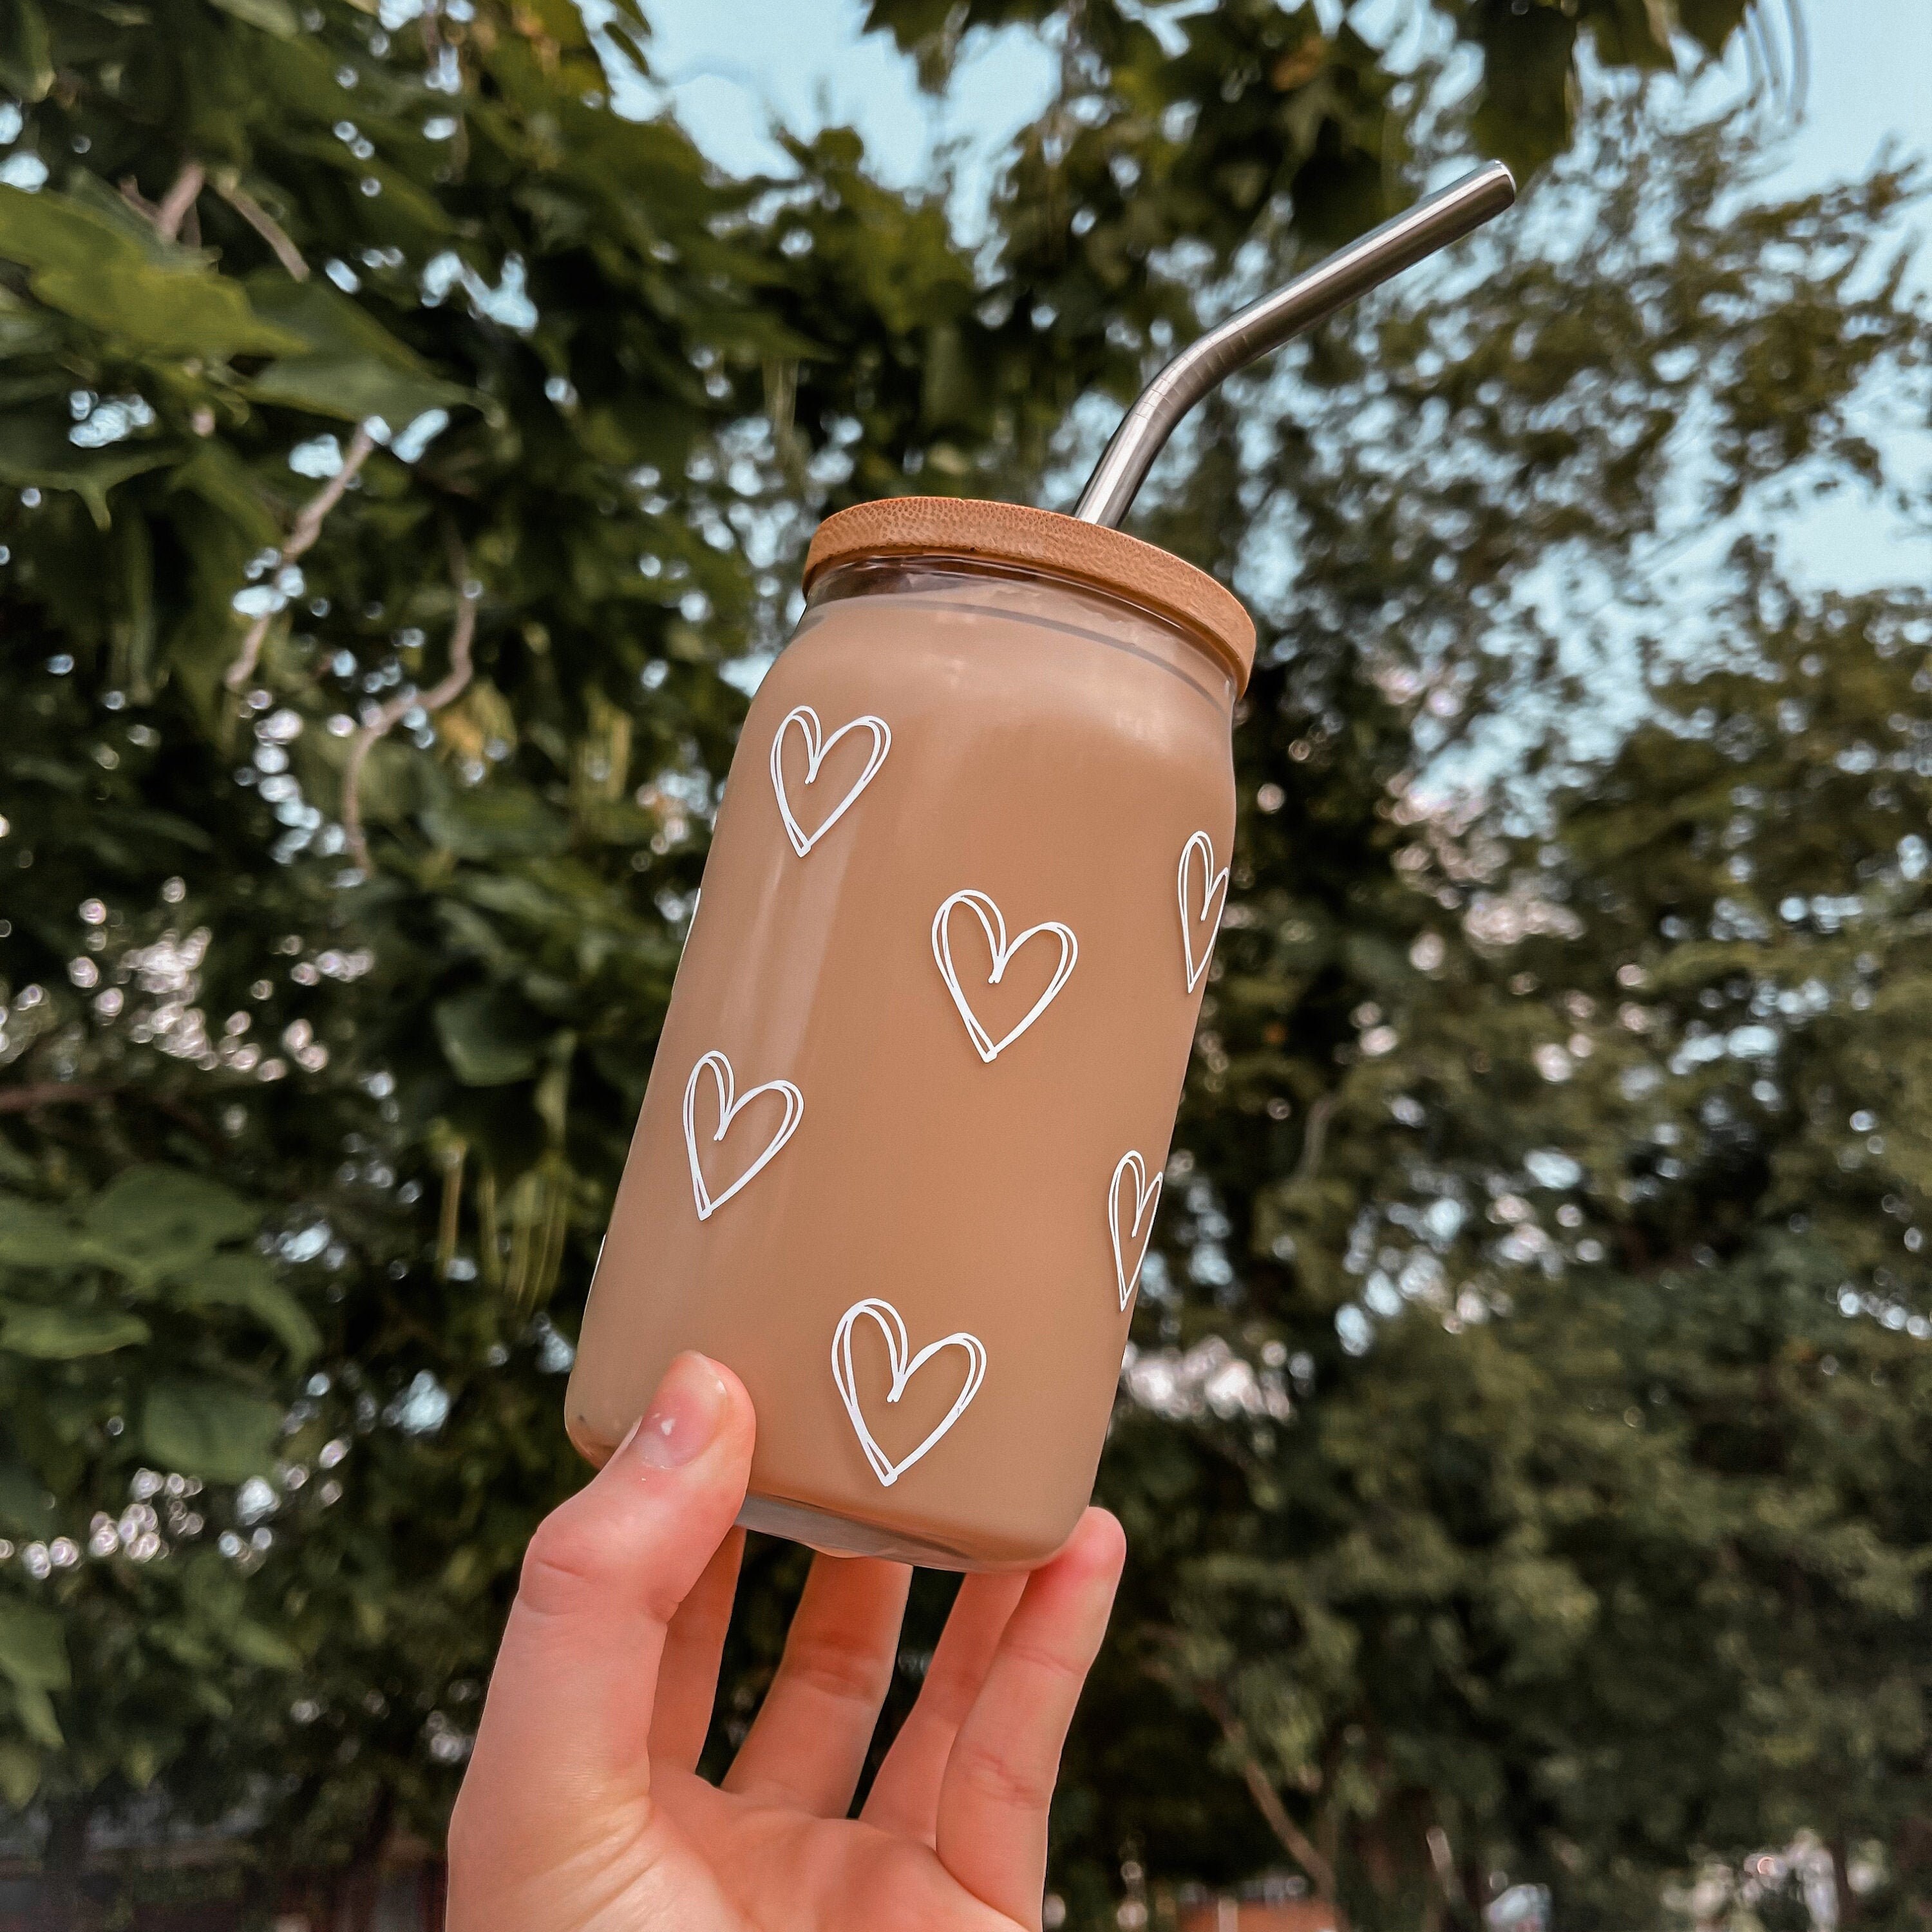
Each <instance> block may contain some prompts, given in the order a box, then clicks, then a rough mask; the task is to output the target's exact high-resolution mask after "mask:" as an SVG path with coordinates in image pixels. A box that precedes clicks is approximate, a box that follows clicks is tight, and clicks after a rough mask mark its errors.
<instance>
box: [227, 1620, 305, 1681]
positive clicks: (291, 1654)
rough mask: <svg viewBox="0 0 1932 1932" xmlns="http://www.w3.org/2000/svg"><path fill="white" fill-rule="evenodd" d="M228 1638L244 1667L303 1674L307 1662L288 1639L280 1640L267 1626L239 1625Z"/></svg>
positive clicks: (230, 1629)
mask: <svg viewBox="0 0 1932 1932" xmlns="http://www.w3.org/2000/svg"><path fill="white" fill-rule="evenodd" d="M226 1634H227V1638H228V1647H229V1649H230V1650H232V1651H233V1652H234V1653H235V1655H236V1656H237V1657H239V1658H241V1659H242V1661H243V1662H244V1663H245V1664H260V1665H261V1666H262V1667H263V1669H264V1670H301V1669H302V1668H303V1667H304V1666H305V1664H306V1663H307V1662H308V1660H307V1658H305V1657H304V1656H303V1655H302V1652H300V1651H299V1650H298V1649H296V1647H295V1646H294V1645H293V1644H292V1643H290V1641H289V1640H288V1639H287V1637H278V1636H277V1635H276V1634H275V1632H274V1631H272V1630H270V1629H269V1628H268V1627H267V1626H266V1625H263V1624H257V1623H249V1622H242V1623H238V1624H236V1625H233V1626H232V1627H231V1628H229V1631H227V1633H226Z"/></svg>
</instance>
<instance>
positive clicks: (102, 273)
mask: <svg viewBox="0 0 1932 1932" xmlns="http://www.w3.org/2000/svg"><path fill="white" fill-rule="evenodd" d="M159 239H160V238H158V237H156V238H154V242H148V241H146V240H144V239H142V238H141V237H139V236H136V235H133V234H130V233H129V232H128V230H127V228H126V227H125V226H124V225H123V224H122V223H121V220H118V218H117V217H115V214H113V213H112V212H110V211H107V210H104V209H102V208H97V207H93V206H90V205H88V203H87V202H86V201H84V200H83V199H81V198H80V197H79V196H74V195H65V194H57V193H54V192H52V190H48V189H43V190H40V192H39V193H34V194H29V193H27V192H26V190H24V189H22V188H17V187H7V186H5V185H0V257H5V259H6V260H8V261H11V262H17V263H20V266H22V267H23V268H24V269H27V270H28V271H29V275H28V285H29V287H31V289H32V290H33V292H34V295H35V296H37V297H38V299H40V301H42V302H45V303H46V305H47V306H48V307H49V308H57V309H58V310H60V311H61V312H62V314H65V315H71V316H72V317H74V318H75V319H76V320H77V321H80V322H84V323H87V324H88V325H89V326H91V327H92V328H95V329H98V330H100V331H101V333H102V334H103V335H107V336H110V337H111V338H113V339H114V340H115V341H118V342H120V343H124V344H127V346H129V347H131V348H133V349H135V350H139V351H145V352H147V353H151V354H157V355H164V356H200V357H203V358H205V359H211V360H214V361H224V362H225V361H226V359H228V358H229V357H230V356H275V355H281V354H287V353H290V352H291V351H293V350H299V348H300V347H301V343H300V341H299V338H296V337H294V336H292V335H290V334H289V333H288V332H287V331H286V330H284V329H277V328H275V327H273V326H272V325H270V324H269V323H266V322H264V321H263V320H262V319H261V318H260V317H259V316H257V314H256V313H255V311H254V309H253V308H251V307H250V305H249V302H248V292H247V290H245V289H244V288H243V287H242V284H240V283H239V282H236V281H229V280H228V279H227V278H226V277H224V276H222V275H217V274H216V273H214V272H213V271H212V270H211V269H209V268H208V266H207V264H206V263H205V260H203V259H202V257H200V256H199V255H197V254H193V253H192V252H191V251H189V250H187V249H183V248H176V249H172V250H171V251H166V252H163V249H162V248H157V246H156V245H155V244H156V243H158V242H159ZM163 246H164V245H163Z"/></svg>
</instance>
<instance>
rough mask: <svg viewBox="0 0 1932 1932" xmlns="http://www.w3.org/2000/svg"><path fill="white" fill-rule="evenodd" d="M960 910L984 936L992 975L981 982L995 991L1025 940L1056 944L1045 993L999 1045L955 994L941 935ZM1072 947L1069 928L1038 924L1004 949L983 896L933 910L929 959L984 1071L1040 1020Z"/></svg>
mask: <svg viewBox="0 0 1932 1932" xmlns="http://www.w3.org/2000/svg"><path fill="white" fill-rule="evenodd" d="M959 906H964V907H966V909H967V910H968V911H969V912H971V913H972V915H973V916H974V918H975V919H977V920H978V921H979V922H980V928H981V929H982V930H983V932H985V934H986V944H987V945H988V946H989V947H991V948H992V954H993V970H992V974H990V975H989V977H988V980H987V982H986V983H987V984H988V985H989V986H998V984H999V983H1000V981H1001V979H1002V978H1003V977H1004V976H1005V974H1006V970H1007V967H1008V966H1009V965H1011V964H1012V963H1013V956H1014V955H1015V954H1016V953H1018V952H1019V950H1020V948H1021V947H1022V946H1024V945H1025V944H1026V943H1027V941H1028V940H1030V939H1037V938H1040V935H1042V934H1043V933H1046V934H1051V935H1052V937H1053V938H1056V939H1058V941H1060V964H1059V965H1058V967H1056V968H1055V969H1054V974H1053V977H1052V980H1051V981H1050V982H1049V983H1048V986H1047V989H1046V992H1043V994H1041V995H1040V998H1038V999H1037V1000H1036V1001H1034V1003H1033V1006H1032V1007H1031V1010H1029V1011H1028V1014H1027V1016H1026V1017H1025V1019H1023V1020H1022V1021H1021V1022H1020V1023H1019V1025H1018V1026H1016V1027H1015V1028H1013V1031H1011V1032H1010V1033H1009V1034H1007V1036H1006V1037H1005V1038H1004V1039H1003V1040H995V1039H994V1037H992V1034H989V1032H988V1031H986V1028H984V1027H983V1025H980V1016H979V1015H978V1014H977V1013H974V1010H973V1008H972V1006H971V1003H970V1002H969V1001H968V999H967V998H966V995H965V993H963V992H962V991H961V990H960V987H959V974H957V973H956V972H955V971H953V941H952V937H951V935H950V933H949V932H948V931H947V926H948V922H950V920H951V919H952V917H953V910H954V909H955V907H959ZM1079 953H1080V948H1079V942H1078V941H1076V939H1075V938H1074V937H1073V929H1072V928H1071V927H1070V926H1062V925H1061V923H1060V922H1059V921H1058V919H1043V920H1042V921H1041V922H1040V924H1039V925H1038V926H1028V928H1027V929H1026V930H1025V932H1022V933H1021V934H1020V935H1019V936H1018V937H1017V938H1016V939H1014V940H1013V941H1012V943H1011V944H1009V943H1008V942H1007V922H1006V920H1005V919H1004V917H1003V916H1001V911H1000V909H999V907H998V906H997V905H995V904H994V903H993V901H992V899H991V898H989V897H988V896H987V895H986V893H984V892H971V891H968V892H955V893H954V894H953V896H952V897H951V898H949V899H947V900H945V901H944V902H943V903H942V904H941V906H940V908H939V910H938V911H937V912H936V913H934V914H933V916H932V956H933V958H934V959H936V960H937V961H938V962H939V974H940V977H941V979H943V980H944V981H945V982H946V990H947V992H949V993H950V994H951V995H953V1004H954V1005H955V1006H956V1007H958V1008H959V1017H960V1018H961V1019H962V1020H964V1021H965V1022H966V1031H967V1033H968V1036H969V1037H971V1040H972V1042H973V1045H974V1049H975V1051H977V1053H978V1054H979V1056H980V1058H981V1059H982V1060H983V1061H986V1064H988V1065H989V1067H990V1066H991V1065H992V1063H993V1062H994V1061H995V1060H996V1059H997V1058H998V1057H999V1056H1000V1055H1001V1054H1002V1053H1004V1052H1005V1051H1006V1049H1007V1048H1008V1047H1010V1046H1012V1045H1013V1042H1014V1041H1015V1040H1018V1039H1019V1037H1020V1035H1021V1034H1023V1033H1025V1031H1026V1030H1027V1028H1028V1027H1030V1026H1031V1025H1033V1023H1034V1021H1035V1020H1037V1019H1039V1018H1040V1015H1041V1014H1042V1013H1045V1012H1046V1010H1047V1008H1048V1007H1049V1006H1051V1005H1052V1003H1053V1000H1054V996H1055V995H1056V994H1057V993H1058V992H1059V991H1060V989H1061V987H1063V986H1065V985H1066V984H1067V975H1068V974H1070V973H1071V972H1072V971H1073V962H1074V961H1075V960H1076V959H1078V958H1079Z"/></svg>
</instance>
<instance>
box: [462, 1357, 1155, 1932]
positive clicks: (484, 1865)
mask: <svg viewBox="0 0 1932 1932" xmlns="http://www.w3.org/2000/svg"><path fill="white" fill-rule="evenodd" d="M753 1432H754V1422H753V1418H752V1412H751V1399H750V1397H748V1396H747V1395H746V1394H745V1390H744V1388H743V1385H742V1384H741V1383H740V1382H739V1381H738V1379H737V1378H736V1376H733V1374H732V1373H731V1372H730V1370H728V1369H726V1368H724V1367H721V1366H720V1365H719V1364H716V1363H714V1362H712V1361H709V1360H708V1359H707V1358H705V1357H703V1356H701V1355H681V1356H679V1358H678V1359H677V1360H676V1361H675V1362H673V1364H672V1365H671V1367H670V1369H669V1370H668V1371H667V1373H666V1374H665V1376H664V1382H662V1384H661V1385H660V1386H659V1388H658V1392H657V1394H656V1396H655V1398H654V1400H653V1401H652V1406H651V1407H650V1409H649V1410H648V1411H647V1412H646V1415H645V1418H644V1420H643V1422H642V1423H641V1424H640V1425H639V1427H637V1430H635V1431H634V1433H633V1434H632V1436H631V1438H630V1439H629V1440H628V1442H626V1443H625V1445H624V1447H623V1448H622V1449H620V1450H619V1451H618V1452H617V1454H616V1455H615V1456H613V1457H612V1458H611V1460H610V1462H609V1463H607V1465H606V1466H604V1469H602V1470H601V1471H600V1472H598V1475H596V1477H595V1478H594V1479H593V1480H592V1481H590V1482H589V1483H588V1484H586V1485H585V1487H583V1490H580V1492H579V1493H577V1495H576V1496H574V1497H572V1498H571V1500H570V1501H569V1502H567V1503H565V1505H563V1506H562V1508H560V1509H559V1510H557V1511H555V1512H554V1513H553V1514H552V1515H551V1516H550V1517H548V1518H547V1520H545V1521H544V1523H543V1524H542V1525H541V1526H540V1527H539V1529H538V1531H537V1533H536V1535H535V1538H532V1541H531V1544H530V1548H529V1554H528V1556H526V1559H525V1560H524V1564H523V1578H522V1583H521V1586H520V1589H519V1590H518V1592H517V1601H516V1604H515V1605H514V1608H513V1609H512V1610H511V1613H510V1620H509V1624H508V1628H507V1629H506V1630H505V1632H504V1635H503V1644H502V1650H501V1652H499V1655H498V1657H497V1660H496V1670H495V1672H494V1673H493V1676H492V1678H491V1680H490V1694H489V1697H488V1700H487V1703H486V1704H485V1706H484V1712H483V1721H482V1725H481V1729H480V1730H479V1731H478V1735H477V1739H476V1748H475V1752H474V1754H473V1755H472V1757H471V1759H470V1762H469V1772H468V1774H467V1775H466V1777H465V1778H464V1780H463V1790H462V1792H461V1794H460V1796H459V1797H458V1800H457V1805H456V1811H455V1815H454V1817H452V1820H451V1821H450V1830H449V1919H448V1921H447V1923H448V1928H449V1932H821V1928H822V1932H853V1928H855V1927H864V1928H865V1932H1017V1929H1018V1928H1022V1927H1025V1928H1028V1932H1039V1927H1040V1913H1041V1909H1042V1900H1043V1891H1044V1887H1045V1881H1046V1838H1047V1804H1048V1801H1049V1799H1050V1798H1051V1796H1052V1791H1053V1785H1054V1780H1055V1776H1056V1775H1057V1774H1058V1769H1059V1764H1060V1754H1061V1747H1062V1745H1063V1744H1064V1742H1065V1739H1066V1736H1067V1727H1068V1725H1069V1724H1070V1722H1071V1721H1072V1719H1073V1709H1074V1706H1075V1704H1076V1702H1077V1701H1078V1700H1079V1695H1080V1691H1081V1687H1082V1684H1083V1683H1084V1682H1085V1679H1086V1675H1087V1672H1088V1668H1089V1667H1090V1666H1091V1664H1092V1663H1093V1661H1094V1655H1095V1654H1096V1652H1097V1651H1098V1650H1099V1649H1100V1640H1101V1637H1102V1636H1103V1634H1104V1633H1105V1631H1106V1624H1107V1617H1108V1613H1109V1610H1111V1608H1112V1604H1113V1598H1114V1589H1115V1585H1116V1583H1118V1580H1119V1577H1120V1573H1121V1562H1122V1560H1123V1557H1124V1551H1125V1544H1124V1539H1123V1538H1122V1536H1121V1528H1120V1526H1119V1524H1118V1523H1116V1522H1115V1520H1114V1519H1113V1518H1112V1517H1111V1516H1109V1515H1108V1514H1106V1511H1103V1510H1089V1511H1088V1512H1087V1513H1086V1514H1085V1517H1082V1520H1081V1522H1080V1523H1079V1526H1078V1527H1077V1528H1076V1530H1075V1531H1074V1533H1073V1536H1072V1538H1070V1541H1068V1543H1067V1546H1066V1547H1065V1548H1064V1550H1061V1553H1059V1554H1058V1556H1055V1558H1054V1559H1052V1561H1051V1562H1049V1563H1047V1564H1046V1565H1044V1566H1043V1568H1040V1569H1038V1570H1036V1571H1033V1572H1031V1574H1025V1575H1013V1576H1007V1575H986V1576H973V1577H967V1578H966V1579H965V1581H964V1583H962V1586H961V1587H960V1591H959V1597H958V1599H957V1601H956V1603H955V1604H954V1607H953V1612H952V1615H951V1616H950V1619H949V1621H948V1622H947V1626H946V1631H945V1634H944V1637H942V1638H941V1641H940V1643H939V1646H938V1649H937V1651H936V1652H935V1655H934V1657H933V1660H932V1666H931V1667H930V1669H929V1670H928V1672H927V1673H926V1679H925V1682H924V1684H923V1685H922V1688H921V1689H920V1692H919V1698H918V1701H917V1703H916V1705H915V1706H914V1707H913V1712H912V1713H911V1715H910V1716H909V1717H908V1718H907V1720H906V1721H905V1723H904V1725H903V1727H901V1730H900V1731H899V1733H898V1736H897V1737H896V1738H895V1739H894V1741H893V1742H892V1748H891V1749H890V1751H889V1752H888V1753H887V1754H886V1759H885V1762H884V1763H883V1765H882V1766H881V1767H880V1771H879V1774H878V1776H877V1778H875V1779H874V1781H873V1784H872V1787H871V1790H870V1791H869V1792H868V1794H867V1796H866V1800H865V1806H864V1808H863V1809H862V1811H861V1812H860V1813H859V1815H858V1817H856V1818H855V1817H850V1816H848V1815H847V1814H849V1813H850V1809H851V1805H852V1799H853V1793H854V1791H855V1790H856V1786H857V1784H858V1780H859V1771H860V1769H861V1767H862V1765H863V1763H864V1761H865V1753H866V1750H867V1748H868V1745H869V1744H870V1742H871V1737H872V1733H873V1730H874V1726H875V1725H876V1724H877V1720H878V1715H879V1709H880V1705H881V1703H883V1700H884V1697H885V1694H886V1688H887V1686H888V1685H889V1682H891V1679H892V1669H893V1664H894V1660H895V1656H896V1654H897V1651H898V1635H899V1622H900V1617H901V1613H902V1611H903V1610H904V1604H905V1598H906V1590H907V1584H908V1583H909V1581H910V1571H908V1570H907V1568H906V1567H905V1566H904V1565H901V1564H895V1563H885V1562H874V1561H872V1560H870V1559H857V1558H853V1559H838V1558H832V1557H826V1556H820V1557H819V1558H817V1559H816V1560H815V1561H814V1563H813V1565H812V1569H811V1578H810V1580H809V1581H808V1583H807V1584H806V1586H805V1595H804V1597H803V1598H802V1601H801V1602H800V1604H799V1608H798V1612H797V1614H796V1616H795V1617H794V1618H793V1622H792V1625H791V1630H790V1635H789V1637H787V1641H786V1645H785V1651H784V1660H783V1661H782V1663H781V1664H780V1666H779V1668H778V1673H777V1675H776V1676H775V1678H774V1679H773V1681H772V1685H771V1688H770V1690H769V1691H768V1692H767V1693H766V1697H765V1700H764V1703H763V1706H762V1707H761V1709H760V1711H759V1712H758V1715H757V1719H756V1721H755V1722H754V1724H752V1727H751V1731H750V1733H749V1734H748V1736H746V1738H745V1742H744V1744H743V1745H742V1747H741V1748H740V1749H739V1752H738V1754H737V1757H736V1759H735V1760H733V1763H732V1765H731V1768H730V1770H729V1771H727V1772H726V1773H725V1775H724V1779H723V1781H722V1782H721V1783H720V1784H710V1783H709V1782H707V1781H706V1780H704V1779H703V1778H700V1777H699V1776H698V1775H697V1758H698V1754H699V1751H700V1750H701V1749H702V1748H703V1743H704V1739H705V1734H706V1730H708V1729H709V1724H710V1721H711V1712H712V1703H713V1701H714V1700H715V1696H716V1694H717V1686H718V1659H719V1657H720V1655H721V1652H722V1650H723V1648H724V1634H725V1628H726V1626H727V1624H728V1623H729V1622H730V1614H731V1601H732V1597H733V1592H734V1591H735V1589H736V1583H737V1574H738V1563H739V1556H740V1554H741V1553H742V1548H743V1542H744V1539H743V1535H742V1532H739V1531H737V1530H735V1529H733V1527H732V1522H733V1518H734V1517H736V1514H737V1513H738V1510H739V1505H741V1503H742V1502H743V1499H744V1496H745V1484H746V1481H747V1479H748V1475H749V1472H750V1469H751V1442H752V1436H753Z"/></svg>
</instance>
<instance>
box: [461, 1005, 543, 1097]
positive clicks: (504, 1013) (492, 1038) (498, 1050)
mask: <svg viewBox="0 0 1932 1932" xmlns="http://www.w3.org/2000/svg"><path fill="white" fill-rule="evenodd" d="M436 1031H437V1038H438V1039H439V1040H441V1041H442V1043H443V1055H444V1057H445V1058H446V1059H447V1060H448V1061H449V1064H450V1066H451V1067H452V1068H453V1069H454V1070H455V1074H456V1077H457V1079H459V1080H460V1081H461V1082H463V1085H465V1086H466V1087H504V1086H507V1085H509V1083H510V1082H511V1081H513V1080H526V1079H529V1076H530V1075H531V1074H532V1073H535V1071H536V1067H537V1061H538V1058H539V1057H540V1056H541V1053H542V1050H543V1043H542V1041H541V1039H540V1038H538V1037H535V1034H534V1031H533V1029H532V1025H531V1019H530V1016H529V1013H528V1011H527V1010H526V1008H525V1007H524V1006H523V1003H522V1002H521V1001H520V1000H518V999H517V998H515V996H514V995H512V994H511V993H510V992H508V991H507V990H506V989H504V988H502V987H497V986H480V987H478V988H477V989H475V991H474V992H468V993H458V994H455V995H453V996H452V997H451V998H449V999H446V1000H440V1001H438V1002H437V1007H436Z"/></svg>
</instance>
